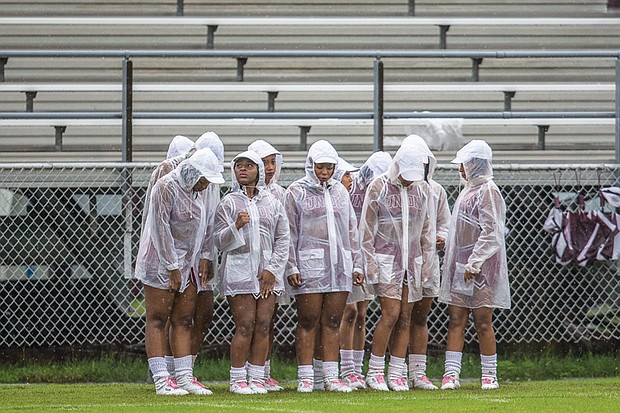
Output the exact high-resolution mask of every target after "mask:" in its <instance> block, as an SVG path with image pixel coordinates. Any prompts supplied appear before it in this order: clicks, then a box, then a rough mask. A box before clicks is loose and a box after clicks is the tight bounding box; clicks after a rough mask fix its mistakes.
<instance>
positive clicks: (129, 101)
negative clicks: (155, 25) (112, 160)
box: [122, 58, 133, 162]
mask: <svg viewBox="0 0 620 413" xmlns="http://www.w3.org/2000/svg"><path fill="white" fill-rule="evenodd" d="M122 135H123V143H122V146H123V149H122V160H123V162H131V161H132V158H133V62H132V61H131V60H130V59H128V58H125V59H124V60H123V131H122Z"/></svg>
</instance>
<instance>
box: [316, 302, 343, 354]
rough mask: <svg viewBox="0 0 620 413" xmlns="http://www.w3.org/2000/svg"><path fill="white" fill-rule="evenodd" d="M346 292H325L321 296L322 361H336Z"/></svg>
mask: <svg viewBox="0 0 620 413" xmlns="http://www.w3.org/2000/svg"><path fill="white" fill-rule="evenodd" d="M348 294H349V293H348V292H346V291H340V292H334V293H327V294H325V295H324V297H323V310H322V312H321V344H322V345H323V362H330V361H335V362H338V355H339V352H338V350H339V347H340V321H341V320H342V313H343V311H344V307H345V305H346V303H347V296H348Z"/></svg>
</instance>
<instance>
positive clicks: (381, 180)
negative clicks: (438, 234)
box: [360, 146, 435, 302]
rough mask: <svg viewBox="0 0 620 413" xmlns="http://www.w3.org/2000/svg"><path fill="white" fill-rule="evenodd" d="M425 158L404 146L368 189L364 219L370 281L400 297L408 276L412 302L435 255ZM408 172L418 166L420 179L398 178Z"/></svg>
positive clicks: (390, 295) (380, 290)
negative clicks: (404, 181)
mask: <svg viewBox="0 0 620 413" xmlns="http://www.w3.org/2000/svg"><path fill="white" fill-rule="evenodd" d="M425 160H426V159H425V157H424V156H422V155H420V154H418V153H417V152H416V151H415V150H413V149H412V148H409V147H403V146H401V148H400V149H399V150H398V151H397V152H396V155H395V156H394V160H393V161H392V164H391V165H390V167H389V169H388V172H386V173H385V174H383V175H380V176H379V177H378V178H376V179H375V180H373V181H372V182H371V183H370V185H369V187H368V189H367V190H366V198H365V200H364V208H363V211H362V221H361V223H360V232H361V237H362V250H363V251H364V256H365V258H366V271H367V278H366V279H367V283H368V284H369V285H370V286H371V289H372V290H373V291H374V293H375V294H376V295H378V296H381V297H387V298H392V299H396V300H401V299H402V289H403V282H404V279H405V274H406V277H407V281H406V282H407V286H408V288H409V291H408V297H407V299H408V301H409V302H415V301H419V300H421V299H422V274H428V273H429V271H430V267H431V265H432V263H433V256H434V254H435V233H434V232H433V231H432V215H431V210H432V208H433V195H432V189H431V187H430V185H429V184H428V183H427V182H426V181H424V180H423V179H422V177H423V172H424V161H425ZM406 170H418V171H419V173H420V179H419V180H417V181H413V182H412V183H411V184H409V185H408V186H405V185H403V184H402V183H401V182H400V180H399V178H398V177H399V176H400V175H402V174H403V173H404V172H403V171H406Z"/></svg>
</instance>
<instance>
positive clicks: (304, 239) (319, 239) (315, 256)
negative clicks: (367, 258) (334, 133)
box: [284, 140, 363, 295]
mask: <svg viewBox="0 0 620 413" xmlns="http://www.w3.org/2000/svg"><path fill="white" fill-rule="evenodd" d="M315 162H316V163H333V164H337V163H338V153H337V152H336V150H335V149H334V148H333V147H332V145H331V144H330V143H329V142H327V141H325V140H320V141H317V142H315V143H314V144H313V145H312V146H311V147H310V150H309V151H308V156H307V158H306V166H305V169H306V176H305V177H304V178H301V179H298V180H297V181H295V182H293V183H292V184H291V185H289V187H288V188H287V190H286V194H285V196H284V207H285V209H286V213H287V215H288V219H289V225H290V228H291V249H290V253H289V261H288V265H287V269H286V272H285V276H287V277H288V276H290V275H293V274H300V275H301V287H287V288H289V290H288V291H289V293H290V294H293V295H298V294H309V293H329V292H336V291H348V292H351V287H352V286H353V278H352V276H353V272H354V271H356V272H359V273H362V274H363V263H362V257H361V254H360V249H359V234H358V230H357V224H356V219H355V212H354V211H353V207H352V206H351V202H350V200H349V194H348V192H347V190H346V188H345V187H344V186H343V185H342V184H341V183H340V182H338V181H336V180H335V179H334V178H333V176H332V178H331V179H329V181H327V182H324V183H321V182H320V181H319V179H318V178H317V176H316V174H315V173H314V164H315Z"/></svg>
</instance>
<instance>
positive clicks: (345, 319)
mask: <svg viewBox="0 0 620 413" xmlns="http://www.w3.org/2000/svg"><path fill="white" fill-rule="evenodd" d="M356 320H357V305H356V304H355V303H353V304H347V305H346V306H345V307H344V313H343V315H342V321H341V322H340V348H341V349H342V350H352V349H353V337H354V335H355V327H356V324H355V322H356Z"/></svg>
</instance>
